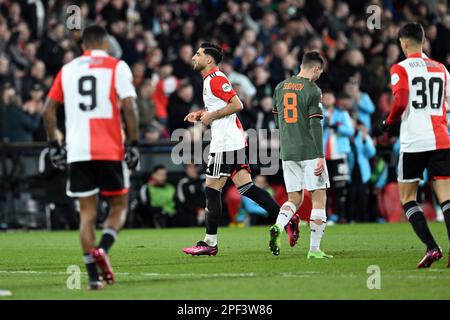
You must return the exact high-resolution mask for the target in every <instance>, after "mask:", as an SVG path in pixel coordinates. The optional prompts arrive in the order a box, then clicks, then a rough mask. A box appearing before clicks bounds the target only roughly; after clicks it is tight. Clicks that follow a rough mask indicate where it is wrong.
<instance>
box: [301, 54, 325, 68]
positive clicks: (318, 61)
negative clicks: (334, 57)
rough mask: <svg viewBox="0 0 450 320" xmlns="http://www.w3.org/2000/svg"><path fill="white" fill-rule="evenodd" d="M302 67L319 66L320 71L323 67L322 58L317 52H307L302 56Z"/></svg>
mask: <svg viewBox="0 0 450 320" xmlns="http://www.w3.org/2000/svg"><path fill="white" fill-rule="evenodd" d="M302 65H304V66H306V67H312V66H314V65H319V66H320V67H321V68H322V69H323V67H324V65H325V61H324V60H323V58H322V56H321V55H320V53H319V52H317V51H309V52H306V53H305V54H304V55H303V58H302Z"/></svg>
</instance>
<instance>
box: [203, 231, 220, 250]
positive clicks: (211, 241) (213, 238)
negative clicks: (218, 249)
mask: <svg viewBox="0 0 450 320" xmlns="http://www.w3.org/2000/svg"><path fill="white" fill-rule="evenodd" d="M203 241H205V242H206V243H207V244H208V246H211V247H214V246H216V245H217V234H206V235H205V239H204V240H203Z"/></svg>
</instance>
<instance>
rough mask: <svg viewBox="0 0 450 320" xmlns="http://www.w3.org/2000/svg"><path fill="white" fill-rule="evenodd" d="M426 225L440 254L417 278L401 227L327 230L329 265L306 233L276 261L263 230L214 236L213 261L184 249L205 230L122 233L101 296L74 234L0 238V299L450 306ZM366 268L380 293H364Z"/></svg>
mask: <svg viewBox="0 0 450 320" xmlns="http://www.w3.org/2000/svg"><path fill="white" fill-rule="evenodd" d="M430 227H431V229H432V231H433V232H434V234H435V237H436V238H437V241H438V243H439V244H440V245H441V246H442V249H443V251H444V252H445V255H444V258H443V259H442V260H440V261H438V262H436V263H435V264H433V266H432V267H431V269H422V270H417V269H415V266H416V263H417V262H418V261H419V260H420V259H421V258H422V256H423V254H424V247H423V245H422V244H421V243H420V242H419V240H418V239H417V238H416V237H415V235H414V233H413V231H412V229H411V226H410V225H409V224H406V223H405V224H385V225H379V224H356V225H337V226H331V227H328V228H327V229H326V231H325V236H324V239H323V241H322V249H323V250H324V251H325V252H327V253H330V254H332V255H334V259H332V260H327V261H323V260H320V261H310V260H307V259H306V253H307V249H308V246H309V230H308V228H307V226H305V225H302V226H301V228H300V240H299V244H298V245H297V246H296V247H294V248H291V247H289V245H288V242H287V236H286V235H285V234H283V236H282V237H283V239H282V245H283V246H282V248H281V254H280V256H273V255H272V254H271V253H270V251H269V248H268V242H269V227H252V228H244V229H230V228H220V229H219V253H218V255H217V256H216V257H207V256H201V257H191V256H188V255H186V254H184V253H183V252H182V251H181V248H182V247H185V246H190V245H193V244H195V243H196V241H198V240H200V239H202V238H203V235H204V229H203V228H187V229H163V230H155V229H147V230H142V229H141V230H124V231H122V232H121V234H120V237H119V240H118V242H117V243H116V244H115V246H114V247H113V249H112V251H111V262H112V264H113V267H114V270H115V272H116V273H117V283H116V284H114V285H113V286H108V287H107V288H106V289H105V290H102V291H97V292H91V291H87V290H86V286H87V275H86V274H85V270H84V266H83V264H82V256H81V249H80V246H79V240H78V233H77V232H40V231H39V232H14V231H10V232H6V233H0V290H10V291H11V292H12V296H10V297H3V298H2V297H0V299H171V300H172V299H174V300H177V299H208V300H210V299H450V268H447V267H446V266H447V259H448V254H447V253H448V249H449V244H448V239H447V233H446V231H445V226H444V224H442V223H432V224H431V225H430ZM98 235H100V234H98ZM70 265H79V266H80V267H81V271H82V274H81V289H79V290H77V289H73V290H71V289H68V288H67V279H68V277H69V274H67V268H68V267H69V266H70ZM371 265H376V266H378V267H379V268H380V271H381V278H380V279H381V282H380V284H381V288H380V289H373V290H369V289H368V287H367V282H368V278H369V277H370V276H371V275H372V273H368V267H369V266H371ZM369 282H370V283H374V282H373V281H370V280H369Z"/></svg>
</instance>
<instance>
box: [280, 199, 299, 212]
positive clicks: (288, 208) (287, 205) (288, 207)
mask: <svg viewBox="0 0 450 320" xmlns="http://www.w3.org/2000/svg"><path fill="white" fill-rule="evenodd" d="M280 210H281V211H292V212H293V213H295V212H296V211H297V206H296V204H295V203H293V202H290V201H286V202H285V203H283V205H282V206H281V208H280Z"/></svg>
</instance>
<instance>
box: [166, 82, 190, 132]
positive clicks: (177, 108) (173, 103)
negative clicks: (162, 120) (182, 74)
mask: <svg viewBox="0 0 450 320" xmlns="http://www.w3.org/2000/svg"><path fill="white" fill-rule="evenodd" d="M193 98H194V90H193V88H192V85H191V84H190V83H189V82H188V81H181V82H180V84H179V85H178V89H177V91H175V92H174V93H172V94H171V95H170V97H169V105H168V108H167V115H168V129H169V132H170V133H172V132H173V131H174V130H175V129H178V128H182V129H187V128H188V127H189V126H190V123H189V122H187V121H184V118H185V117H186V115H187V114H188V113H189V112H190V110H191V108H192V102H193Z"/></svg>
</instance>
